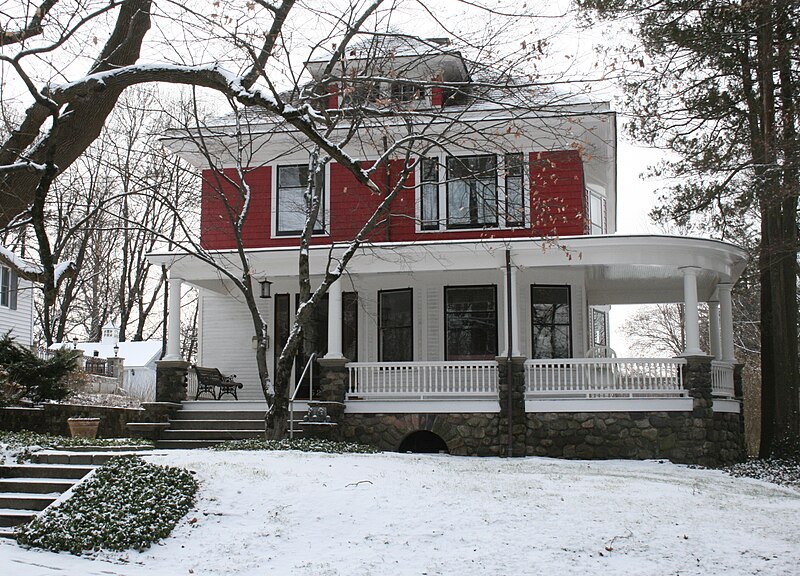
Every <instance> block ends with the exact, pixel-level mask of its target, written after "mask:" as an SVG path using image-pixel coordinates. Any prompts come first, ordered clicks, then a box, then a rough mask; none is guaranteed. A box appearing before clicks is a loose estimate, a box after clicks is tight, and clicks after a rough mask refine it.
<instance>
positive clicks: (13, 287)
mask: <svg viewBox="0 0 800 576" xmlns="http://www.w3.org/2000/svg"><path fill="white" fill-rule="evenodd" d="M17 288H18V279H17V273H16V272H15V271H14V270H12V269H11V268H8V267H7V266H0V306H3V307H5V308H11V309H12V310H16V309H17Z"/></svg>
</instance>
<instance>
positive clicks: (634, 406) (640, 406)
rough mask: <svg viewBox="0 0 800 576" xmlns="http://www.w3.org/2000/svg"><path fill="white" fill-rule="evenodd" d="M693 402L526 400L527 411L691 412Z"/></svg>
mask: <svg viewBox="0 0 800 576" xmlns="http://www.w3.org/2000/svg"><path fill="white" fill-rule="evenodd" d="M692 402H693V401H692V398H590V399H587V398H574V399H564V398H558V399H556V398H554V399H543V400H525V412H526V413H548V412H691V411H692Z"/></svg>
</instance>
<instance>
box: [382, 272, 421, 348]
mask: <svg viewBox="0 0 800 576" xmlns="http://www.w3.org/2000/svg"><path fill="white" fill-rule="evenodd" d="M378 354H379V356H380V358H379V359H380V361H381V362H410V361H412V360H413V359H414V328H413V314H412V292H411V288H406V289H403V290H387V291H381V292H378Z"/></svg>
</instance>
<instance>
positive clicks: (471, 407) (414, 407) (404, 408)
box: [344, 398, 500, 414]
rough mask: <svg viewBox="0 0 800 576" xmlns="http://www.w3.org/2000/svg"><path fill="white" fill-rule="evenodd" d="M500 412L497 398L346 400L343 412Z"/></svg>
mask: <svg viewBox="0 0 800 576" xmlns="http://www.w3.org/2000/svg"><path fill="white" fill-rule="evenodd" d="M498 412H500V403H499V402H498V401H497V399H492V400H471V399H463V400H462V399H453V398H448V399H442V400H346V401H345V408H344V413H345V414H405V413H408V414H414V413H420V414H476V413H488V414H496V413H498Z"/></svg>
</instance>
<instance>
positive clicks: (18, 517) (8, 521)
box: [0, 508, 36, 528]
mask: <svg viewBox="0 0 800 576" xmlns="http://www.w3.org/2000/svg"><path fill="white" fill-rule="evenodd" d="M34 516H36V512H34V511H33V510H19V509H14V508H0V526H2V527H3V528H9V527H14V526H19V525H20V524H25V523H26V522H30V521H31V520H32V519H33V517H34Z"/></svg>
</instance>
